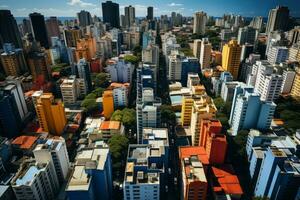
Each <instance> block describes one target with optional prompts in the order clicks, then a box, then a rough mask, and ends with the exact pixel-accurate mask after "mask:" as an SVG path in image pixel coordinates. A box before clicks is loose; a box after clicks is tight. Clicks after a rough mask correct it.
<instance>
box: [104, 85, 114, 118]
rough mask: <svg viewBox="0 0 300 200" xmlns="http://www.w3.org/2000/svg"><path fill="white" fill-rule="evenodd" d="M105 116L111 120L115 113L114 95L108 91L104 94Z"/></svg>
mask: <svg viewBox="0 0 300 200" xmlns="http://www.w3.org/2000/svg"><path fill="white" fill-rule="evenodd" d="M102 105H103V115H104V117H105V118H106V119H109V118H110V117H111V115H112V114H113V112H114V95H113V92H112V91H111V90H106V91H104V92H103V94H102Z"/></svg>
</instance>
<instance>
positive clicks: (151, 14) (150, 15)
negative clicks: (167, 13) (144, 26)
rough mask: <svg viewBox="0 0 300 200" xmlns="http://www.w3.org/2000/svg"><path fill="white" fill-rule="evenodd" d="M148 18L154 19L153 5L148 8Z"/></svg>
mask: <svg viewBox="0 0 300 200" xmlns="http://www.w3.org/2000/svg"><path fill="white" fill-rule="evenodd" d="M147 19H148V20H153V7H151V6H150V7H148V8H147Z"/></svg>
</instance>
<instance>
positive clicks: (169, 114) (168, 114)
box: [161, 105, 176, 126]
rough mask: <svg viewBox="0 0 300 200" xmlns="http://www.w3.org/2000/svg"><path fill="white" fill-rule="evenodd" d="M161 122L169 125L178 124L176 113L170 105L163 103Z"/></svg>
mask: <svg viewBox="0 0 300 200" xmlns="http://www.w3.org/2000/svg"><path fill="white" fill-rule="evenodd" d="M161 123H163V124H167V125H169V126H170V125H172V126H175V125H176V115H175V112H174V111H173V109H172V106H170V105H162V106H161Z"/></svg>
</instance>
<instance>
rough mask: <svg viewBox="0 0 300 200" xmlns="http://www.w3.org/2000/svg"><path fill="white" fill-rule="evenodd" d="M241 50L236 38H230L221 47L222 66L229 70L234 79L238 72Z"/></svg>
mask: <svg viewBox="0 0 300 200" xmlns="http://www.w3.org/2000/svg"><path fill="white" fill-rule="evenodd" d="M241 51H242V47H241V46H240V45H238V43H237V41H236V40H231V41H230V42H229V43H228V44H226V45H225V46H224V47H223V51H222V67H223V69H224V70H226V71H228V72H230V73H231V74H232V76H233V79H235V80H236V79H237V77H238V73H239V67H240V57H241Z"/></svg>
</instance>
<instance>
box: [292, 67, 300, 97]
mask: <svg viewBox="0 0 300 200" xmlns="http://www.w3.org/2000/svg"><path fill="white" fill-rule="evenodd" d="M291 95H292V96H293V97H300V69H299V68H298V69H296V74H295V79H294V83H293V86H292V91H291Z"/></svg>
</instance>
